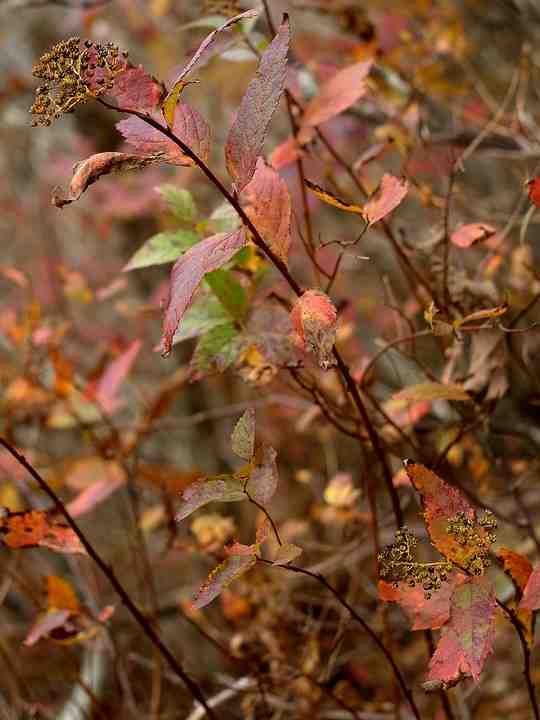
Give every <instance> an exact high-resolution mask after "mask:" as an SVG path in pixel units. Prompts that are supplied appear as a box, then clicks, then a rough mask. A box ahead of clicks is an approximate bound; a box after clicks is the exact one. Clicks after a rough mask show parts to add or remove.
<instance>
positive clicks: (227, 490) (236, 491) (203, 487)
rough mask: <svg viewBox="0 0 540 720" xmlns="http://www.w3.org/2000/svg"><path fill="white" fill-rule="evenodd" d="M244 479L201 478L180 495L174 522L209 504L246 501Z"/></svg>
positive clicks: (229, 476)
mask: <svg viewBox="0 0 540 720" xmlns="http://www.w3.org/2000/svg"><path fill="white" fill-rule="evenodd" d="M244 484H245V479H241V478H240V477H237V476H234V475H221V476H217V477H215V478H211V477H210V478H203V479H201V480H196V481H195V482H194V483H192V484H191V485H189V486H188V487H187V488H186V489H185V490H184V491H183V493H182V496H181V497H182V499H181V502H180V507H179V509H178V510H177V512H176V520H177V522H180V520H184V518H186V517H188V515H191V513H192V512H195V510H198V509H199V508H200V507H203V506H204V505H207V504H208V503H209V502H215V501H219V502H240V501H241V500H247V495H246V493H245V492H244Z"/></svg>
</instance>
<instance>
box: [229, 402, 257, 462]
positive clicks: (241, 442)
mask: <svg viewBox="0 0 540 720" xmlns="http://www.w3.org/2000/svg"><path fill="white" fill-rule="evenodd" d="M231 447H232V449H233V452H234V453H236V455H238V457H241V458H242V459H243V460H251V458H252V457H253V453H254V451H255V409H254V408H249V409H248V410H246V411H245V413H244V414H243V415H242V417H241V418H240V420H238V422H237V423H236V425H235V426H234V430H233V431H232V434H231Z"/></svg>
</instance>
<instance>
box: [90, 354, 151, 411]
mask: <svg viewBox="0 0 540 720" xmlns="http://www.w3.org/2000/svg"><path fill="white" fill-rule="evenodd" d="M141 345H142V343H141V341H140V340H134V341H133V342H132V343H131V345H130V346H129V347H128V348H127V349H126V350H124V352H123V353H122V354H121V355H120V356H119V357H117V358H116V360H113V361H112V362H111V363H110V365H108V366H107V367H106V368H105V370H104V371H103V374H102V375H101V377H100V378H99V380H98V382H97V387H96V390H95V392H94V393H93V398H92V399H94V400H95V401H96V402H97V403H99V405H100V406H101V409H102V410H103V412H105V413H106V414H107V415H112V413H113V412H115V410H117V409H118V407H119V406H120V400H119V399H118V392H119V390H120V387H121V385H122V383H123V382H124V380H125V379H126V378H127V376H128V375H129V372H130V370H131V368H132V366H133V363H134V362H135V360H136V358H137V355H138V354H139V350H140V349H141Z"/></svg>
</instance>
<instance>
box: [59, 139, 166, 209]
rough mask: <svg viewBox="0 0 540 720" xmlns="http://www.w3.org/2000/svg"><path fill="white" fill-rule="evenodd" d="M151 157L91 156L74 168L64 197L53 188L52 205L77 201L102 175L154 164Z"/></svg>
mask: <svg viewBox="0 0 540 720" xmlns="http://www.w3.org/2000/svg"><path fill="white" fill-rule="evenodd" d="M155 161H156V159H155V158H153V157H145V156H142V155H133V154H129V153H120V152H104V153H97V155H91V156H90V157H89V158H87V159H86V160H83V161H82V162H80V163H78V164H77V165H76V166H75V169H74V172H73V177H72V178H71V183H70V185H69V188H68V192H67V194H66V195H64V194H63V193H62V191H61V189H60V188H55V189H54V191H53V196H52V204H53V205H55V206H56V207H59V208H61V207H64V205H69V203H72V202H73V201H74V200H78V199H79V198H80V197H81V195H82V194H83V192H84V191H85V190H86V189H87V188H88V187H89V186H90V185H92V183H95V182H96V180H99V178H100V177H102V175H109V174H110V173H119V172H125V171H127V170H140V169H141V168H143V167H146V166H147V165H150V164H151V163H153V162H155Z"/></svg>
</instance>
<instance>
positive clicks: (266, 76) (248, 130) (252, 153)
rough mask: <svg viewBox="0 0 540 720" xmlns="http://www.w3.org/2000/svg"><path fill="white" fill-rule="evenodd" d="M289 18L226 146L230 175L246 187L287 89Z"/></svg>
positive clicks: (262, 65) (261, 65)
mask: <svg viewBox="0 0 540 720" xmlns="http://www.w3.org/2000/svg"><path fill="white" fill-rule="evenodd" d="M288 50H289V21H288V19H287V18H286V19H285V21H284V22H283V23H282V24H281V25H280V27H279V30H278V34H277V35H276V37H275V38H274V39H273V40H272V42H271V43H270V45H269V46H268V47H267V48H266V50H265V51H264V53H263V55H262V57H261V61H260V63H259V67H258V70H257V74H256V75H255V77H254V78H253V80H252V81H251V82H250V83H249V85H248V88H247V90H246V93H245V95H244V97H243V98H242V102H241V103H240V107H239V108H238V112H237V114H236V118H235V119H234V122H233V124H232V127H231V129H230V131H229V136H228V138H227V143H226V145H225V160H226V163H227V170H228V171H229V175H230V176H231V178H232V179H233V181H234V182H235V184H236V188H237V190H238V191H240V190H242V189H243V188H244V187H245V186H246V185H247V184H248V182H249V181H250V180H251V178H252V177H253V173H254V172H255V167H256V164H257V158H258V157H259V155H260V154H261V151H262V148H263V145H264V140H265V137H266V133H267V130H268V126H269V125H270V121H271V119H272V116H273V114H274V112H275V110H276V108H277V106H278V104H279V100H280V98H281V95H282V93H283V90H284V88H285V75H286V67H287V52H288Z"/></svg>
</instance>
